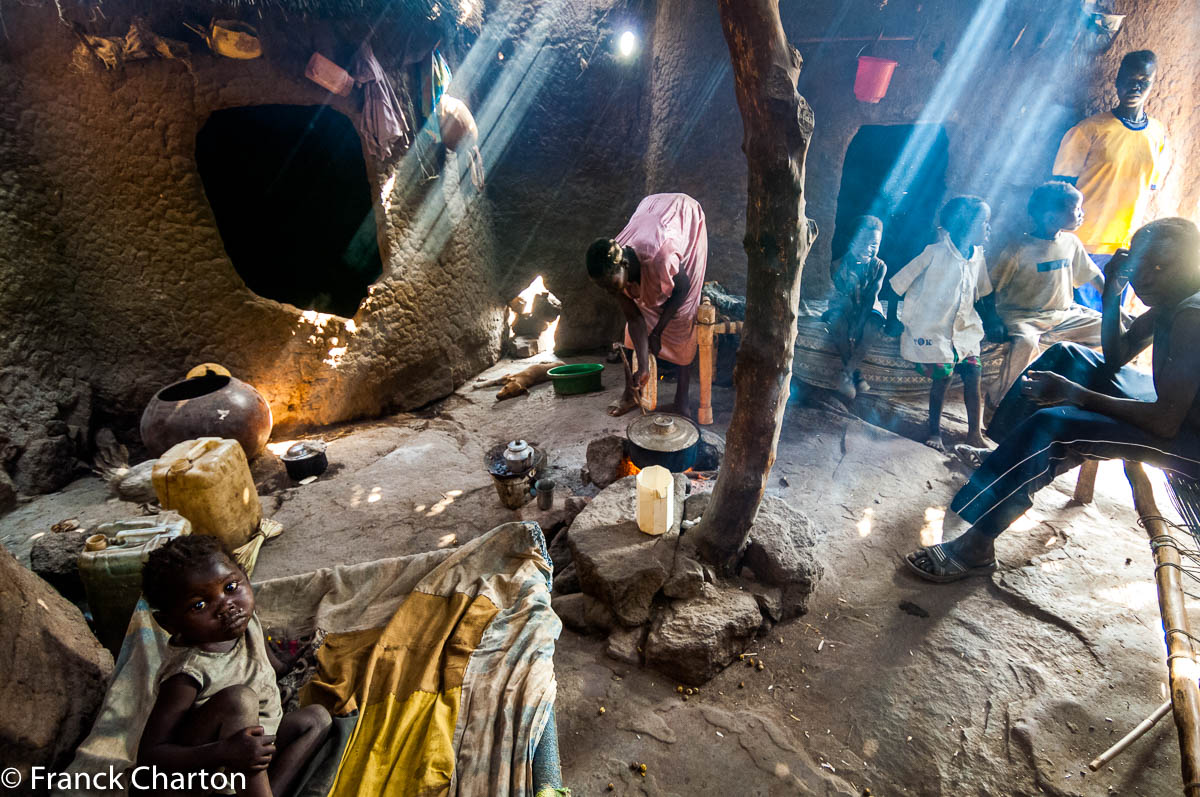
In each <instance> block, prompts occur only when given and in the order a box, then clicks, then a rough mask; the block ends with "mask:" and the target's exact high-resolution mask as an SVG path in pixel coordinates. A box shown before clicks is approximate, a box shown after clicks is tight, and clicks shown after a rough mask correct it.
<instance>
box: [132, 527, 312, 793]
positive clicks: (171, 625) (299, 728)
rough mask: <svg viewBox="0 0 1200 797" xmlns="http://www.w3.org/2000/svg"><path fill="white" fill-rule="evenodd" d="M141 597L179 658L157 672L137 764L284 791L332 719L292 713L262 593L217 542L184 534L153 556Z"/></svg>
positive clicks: (250, 789) (308, 711)
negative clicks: (257, 598)
mask: <svg viewBox="0 0 1200 797" xmlns="http://www.w3.org/2000/svg"><path fill="white" fill-rule="evenodd" d="M142 591H143V594H144V595H145V598H146V601H147V603H149V604H150V606H151V607H152V608H153V609H154V610H155V612H154V619H155V620H157V621H158V624H159V625H161V626H162V627H163V628H164V629H165V630H166V631H167V632H168V633H170V634H171V646H172V648H175V649H176V650H175V652H176V655H175V656H174V657H169V658H167V660H166V661H165V663H164V665H163V668H162V670H161V671H160V672H159V675H158V697H157V699H156V701H155V703H154V708H153V709H152V710H151V712H150V717H149V718H148V719H147V720H146V727H145V729H144V730H143V731H142V738H141V742H140V743H139V745H138V764H139V765H140V766H151V765H152V766H157V767H158V768H159V769H160V770H164V771H168V772H196V771H199V770H207V771H209V772H215V771H216V770H217V769H218V768H221V767H223V768H224V769H225V771H226V772H228V773H229V774H230V775H231V776H233V775H235V773H243V774H244V776H245V784H246V788H245V789H244V791H242V793H245V794H253V795H263V796H266V795H272V794H284V793H285V792H286V791H287V790H288V788H289V787H290V786H291V784H292V781H293V780H294V779H295V777H296V775H297V774H298V773H299V772H300V771H301V770H302V769H303V767H304V766H305V765H306V764H307V763H308V759H309V758H310V757H311V756H312V754H313V753H314V752H315V751H316V750H317V749H318V747H319V746H320V745H321V743H322V742H323V741H324V739H325V736H326V735H327V734H328V732H329V726H330V722H331V720H330V717H329V712H328V711H326V710H325V709H324V708H323V707H321V706H306V707H304V708H302V709H299V710H298V711H294V712H292V713H290V714H287V715H286V716H284V715H283V711H282V709H281V708H280V702H279V688H278V686H276V683H275V678H276V674H277V673H281V672H282V671H283V670H284V666H283V665H282V664H281V663H280V662H279V661H278V660H276V659H275V657H274V655H273V654H272V653H271V651H270V649H269V648H268V647H267V642H266V638H265V637H264V636H263V631H262V626H261V625H259V621H258V617H257V615H255V613H254V591H253V590H252V589H251V588H250V581H249V579H248V578H247V577H246V574H245V573H244V572H243V571H242V569H241V568H240V567H239V566H238V565H237V564H236V563H235V562H234V561H233V560H232V559H231V558H230V557H229V556H228V555H227V554H226V553H225V551H224V550H222V548H221V544H220V542H219V541H218V540H217V539H216V538H215V537H209V536H203V535H189V536H185V537H178V538H176V539H174V540H172V541H171V542H169V543H167V544H166V545H164V546H163V547H162V548H159V549H158V550H156V551H154V552H152V553H151V554H150V556H149V557H148V558H147V561H146V564H145V567H144V568H143V570H142Z"/></svg>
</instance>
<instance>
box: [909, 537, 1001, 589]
mask: <svg viewBox="0 0 1200 797" xmlns="http://www.w3.org/2000/svg"><path fill="white" fill-rule="evenodd" d="M922 556H923V557H924V560H925V561H927V562H928V563H929V564H930V565H931V566H932V569H930V570H926V569H924V568H922V567H920V566H918V565H917V561H918V559H919V557H922ZM904 564H905V565H907V566H908V569H909V570H911V571H913V572H914V573H916V574H917V575H918V576H920V577H921V578H923V579H925V580H926V581H932V582H933V583H935V584H949V583H950V582H951V581H961V580H962V579H964V578H970V577H971V576H986V575H990V574H991V573H994V572H995V571H996V560H995V559H993V560H992V561H990V562H988V563H987V564H984V565H976V566H974V567H970V566H968V565H965V564H963V563H962V562H961V561H959V560H958V559H956V558H955V557H954V556H953V555H952V554H951V553H950V552H949V551H947V550H946V544H945V543H940V544H938V545H930V546H929V547H928V548H918V549H917V550H915V551H913V552H912V553H910V554H909V555H908V556H905V557H904Z"/></svg>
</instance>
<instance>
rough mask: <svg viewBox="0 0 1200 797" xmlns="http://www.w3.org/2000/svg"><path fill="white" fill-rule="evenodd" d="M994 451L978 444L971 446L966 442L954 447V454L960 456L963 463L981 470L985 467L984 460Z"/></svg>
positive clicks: (972, 468)
mask: <svg viewBox="0 0 1200 797" xmlns="http://www.w3.org/2000/svg"><path fill="white" fill-rule="evenodd" d="M991 453H992V449H990V448H979V447H978V446H970V445H967V444H966V443H959V444H958V445H956V446H955V447H954V456H956V457H958V458H959V459H960V460H961V461H962V464H964V465H966V466H967V467H968V468H970V469H971V470H979V469H980V468H982V467H983V461H984V460H985V459H987V458H988V455H989V454H991Z"/></svg>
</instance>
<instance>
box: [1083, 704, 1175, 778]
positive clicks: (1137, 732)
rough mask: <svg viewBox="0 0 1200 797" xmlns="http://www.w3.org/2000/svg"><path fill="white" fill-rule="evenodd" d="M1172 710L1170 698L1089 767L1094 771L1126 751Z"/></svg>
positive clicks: (1097, 757)
mask: <svg viewBox="0 0 1200 797" xmlns="http://www.w3.org/2000/svg"><path fill="white" fill-rule="evenodd" d="M1170 710H1171V701H1170V700H1168V701H1166V702H1165V703H1163V704H1162V705H1161V706H1159V707H1158V708H1156V709H1154V713H1153V714H1151V715H1150V716H1149V717H1146V719H1144V720H1142V721H1141V722H1139V723H1138V725H1137V727H1136V728H1134V729H1133V730H1131V731H1130V732H1129V733H1127V734H1125V736H1124V737H1122V739H1121V741H1119V742H1117V743H1116V744H1114V745H1113V746H1112V747H1110V748H1108V749H1107V750H1105V751H1104V752H1103V753H1101V754H1100V755H1098V756H1096V758H1095V759H1094V760H1093V761H1092V762H1091V763H1090V764H1088V769H1090V770H1092V772H1095V771H1096V770H1097V769H1099V768H1100V767H1102V766H1104V765H1105V764H1107V763H1108V762H1109V761H1112V760H1113V759H1114V758H1116V757H1117V756H1119V755H1120V754H1121V753H1123V752H1125V748H1126V747H1128V746H1129V745H1131V744H1133V743H1134V742H1136V741H1137V740H1138V739H1140V738H1142V735H1143V734H1145V733H1146V731H1148V730H1150V729H1151V728H1153V727H1154V726H1155V725H1157V724H1158V721H1159V720H1160V719H1162V718H1163V717H1165V716H1167V712H1169V711H1170Z"/></svg>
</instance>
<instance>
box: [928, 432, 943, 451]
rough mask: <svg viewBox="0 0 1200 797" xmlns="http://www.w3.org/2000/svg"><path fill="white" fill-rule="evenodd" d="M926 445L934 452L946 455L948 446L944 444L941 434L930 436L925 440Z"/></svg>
mask: <svg viewBox="0 0 1200 797" xmlns="http://www.w3.org/2000/svg"><path fill="white" fill-rule="evenodd" d="M925 445H927V446H929V447H930V448H932V449H933V450H934V451H941V452H942V453H943V454H944V453H946V444H945V443H943V442H942V436H941V435H940V434H931V435H929V437H927V438H925Z"/></svg>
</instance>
